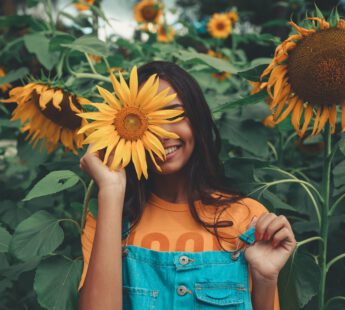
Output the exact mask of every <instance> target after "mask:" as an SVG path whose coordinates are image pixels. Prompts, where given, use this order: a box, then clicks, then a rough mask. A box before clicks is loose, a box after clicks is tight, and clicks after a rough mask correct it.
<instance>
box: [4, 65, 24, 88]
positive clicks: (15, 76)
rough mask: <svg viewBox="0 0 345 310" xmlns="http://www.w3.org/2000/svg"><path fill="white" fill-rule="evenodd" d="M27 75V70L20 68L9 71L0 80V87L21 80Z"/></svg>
mask: <svg viewBox="0 0 345 310" xmlns="http://www.w3.org/2000/svg"><path fill="white" fill-rule="evenodd" d="M28 73H29V70H28V68H26V67H21V68H19V69H15V70H11V71H10V72H7V73H6V75H5V76H3V77H1V78H0V86H1V85H2V84H5V83H10V82H13V81H16V80H19V79H21V78H23V77H24V76H25V75H27V74H28Z"/></svg>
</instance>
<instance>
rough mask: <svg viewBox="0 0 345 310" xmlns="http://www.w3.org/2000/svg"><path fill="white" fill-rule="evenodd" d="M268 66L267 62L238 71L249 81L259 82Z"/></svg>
mask: <svg viewBox="0 0 345 310" xmlns="http://www.w3.org/2000/svg"><path fill="white" fill-rule="evenodd" d="M266 68H267V64H264V65H258V66H256V67H254V68H251V69H249V70H246V71H240V72H238V75H239V76H241V77H243V78H245V79H246V80H249V81H254V82H258V81H259V79H260V76H261V74H262V72H263V71H264V70H265V69H266Z"/></svg>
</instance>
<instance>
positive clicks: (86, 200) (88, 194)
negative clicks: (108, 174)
mask: <svg viewBox="0 0 345 310" xmlns="http://www.w3.org/2000/svg"><path fill="white" fill-rule="evenodd" d="M94 183H95V182H94V181H93V180H91V181H90V183H89V186H88V187H87V191H86V193H85V197H84V203H83V214H82V217H81V223H80V228H81V232H83V229H84V225H85V219H86V215H87V211H88V210H89V202H90V197H91V191H92V188H93V184H94Z"/></svg>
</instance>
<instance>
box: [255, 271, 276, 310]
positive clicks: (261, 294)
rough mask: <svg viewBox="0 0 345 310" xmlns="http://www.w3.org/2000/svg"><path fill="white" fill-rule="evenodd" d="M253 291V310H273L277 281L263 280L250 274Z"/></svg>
mask: <svg viewBox="0 0 345 310" xmlns="http://www.w3.org/2000/svg"><path fill="white" fill-rule="evenodd" d="M252 278H253V290H252V305H253V309H255V310H273V309H274V298H275V291H276V287H277V283H278V279H277V280H264V279H262V278H261V277H260V276H258V275H256V274H255V273H253V274H252Z"/></svg>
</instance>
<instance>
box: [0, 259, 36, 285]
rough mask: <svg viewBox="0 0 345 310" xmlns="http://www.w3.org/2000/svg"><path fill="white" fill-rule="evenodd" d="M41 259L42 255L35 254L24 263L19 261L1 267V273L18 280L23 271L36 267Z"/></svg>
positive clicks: (10, 278)
mask: <svg viewBox="0 0 345 310" xmlns="http://www.w3.org/2000/svg"><path fill="white" fill-rule="evenodd" d="M40 260H41V257H37V256H35V257H33V258H31V259H29V260H27V261H25V262H23V263H17V264H14V265H11V266H9V267H8V266H6V267H5V268H3V267H1V268H0V273H1V275H2V276H4V277H6V278H7V279H9V280H12V281H14V280H17V279H18V278H19V276H20V275H21V274H22V273H24V272H27V271H30V270H33V269H35V268H36V267H37V265H38V264H39V262H40Z"/></svg>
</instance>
